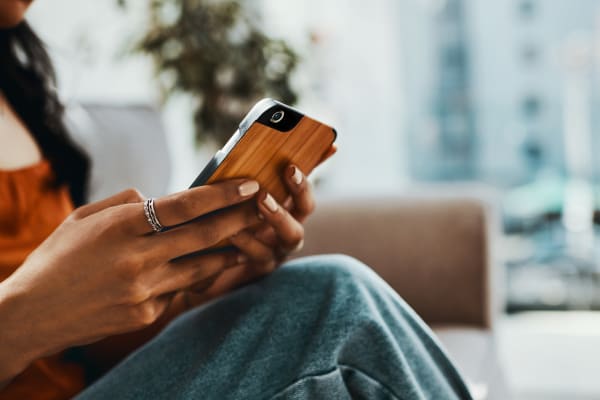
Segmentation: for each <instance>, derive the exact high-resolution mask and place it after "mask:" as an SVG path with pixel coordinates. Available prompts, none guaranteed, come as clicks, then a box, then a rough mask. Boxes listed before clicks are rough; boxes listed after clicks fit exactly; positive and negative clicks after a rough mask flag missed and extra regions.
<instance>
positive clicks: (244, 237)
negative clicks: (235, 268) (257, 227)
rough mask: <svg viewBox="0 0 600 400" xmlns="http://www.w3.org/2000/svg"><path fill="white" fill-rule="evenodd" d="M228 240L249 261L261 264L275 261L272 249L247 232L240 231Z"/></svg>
mask: <svg viewBox="0 0 600 400" xmlns="http://www.w3.org/2000/svg"><path fill="white" fill-rule="evenodd" d="M230 240H231V243H232V244H233V245H234V246H235V247H237V248H238V249H239V250H240V251H241V252H242V253H243V254H244V255H246V256H247V257H248V258H249V259H250V260H251V261H254V262H259V263H262V262H267V261H271V260H274V259H275V253H274V252H273V247H269V246H267V245H266V244H264V243H263V242H261V241H260V240H258V239H257V238H255V237H254V235H253V234H252V233H250V232H248V231H241V232H239V233H238V234H236V235H233V236H232V237H231V238H230Z"/></svg>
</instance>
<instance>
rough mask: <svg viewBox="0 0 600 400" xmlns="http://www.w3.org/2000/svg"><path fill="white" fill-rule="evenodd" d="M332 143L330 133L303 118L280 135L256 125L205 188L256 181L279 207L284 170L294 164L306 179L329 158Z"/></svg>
mask: <svg viewBox="0 0 600 400" xmlns="http://www.w3.org/2000/svg"><path fill="white" fill-rule="evenodd" d="M334 141H335V133H334V131H333V129H332V128H331V127H329V126H327V125H324V124H322V123H320V122H318V121H315V120H314V119H311V118H309V117H306V116H304V117H302V119H301V120H300V122H299V123H298V125H296V127H295V128H294V129H292V130H291V131H289V132H279V131H277V130H275V129H272V128H270V127H268V126H266V125H263V124H261V123H258V122H255V123H254V124H252V126H251V127H250V129H248V131H247V132H246V134H245V135H244V136H243V137H242V138H241V139H240V141H239V142H238V143H237V145H236V146H235V147H234V148H233V150H231V152H230V153H229V155H228V156H227V157H226V158H225V160H223V162H222V163H221V165H220V166H219V167H218V168H217V170H216V171H215V173H214V174H213V176H212V177H211V178H210V179H209V180H208V182H207V183H208V184H210V183H214V182H219V181H222V180H225V179H231V178H249V179H255V180H256V181H258V183H259V184H260V186H261V188H263V189H265V190H267V191H268V192H269V193H270V194H271V195H272V196H273V197H274V198H275V199H276V200H277V201H278V202H280V203H282V202H283V201H284V200H285V198H286V196H287V190H286V186H285V184H284V182H283V181H282V178H283V173H284V169H285V167H286V166H287V165H289V164H290V163H293V164H295V165H296V166H298V168H300V170H301V171H302V172H304V174H306V175H308V174H310V172H311V171H312V170H313V169H314V168H315V167H316V166H317V165H319V163H320V162H321V161H323V159H324V157H325V156H326V155H327V154H328V152H329V150H330V148H331V145H332V144H333V142H334Z"/></svg>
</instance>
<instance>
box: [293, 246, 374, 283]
mask: <svg viewBox="0 0 600 400" xmlns="http://www.w3.org/2000/svg"><path fill="white" fill-rule="evenodd" d="M286 270H287V271H288V272H290V273H293V274H294V275H296V276H295V279H301V280H303V281H304V280H307V281H309V282H312V283H315V282H320V283H327V284H331V283H337V284H344V285H343V286H348V285H350V286H352V285H355V286H356V285H360V286H366V287H369V288H374V287H375V288H381V286H382V285H384V286H385V285H386V284H385V283H384V281H383V280H382V279H381V278H380V277H379V276H378V275H377V274H376V273H375V272H374V271H373V270H372V269H371V268H370V267H368V266H367V265H365V264H364V263H363V262H361V261H359V260H357V259H356V258H353V257H350V256H347V255H344V254H326V255H318V256H310V257H305V258H300V259H297V260H293V261H290V262H288V263H287V264H286V265H284V266H283V267H282V272H284V273H285V271H286Z"/></svg>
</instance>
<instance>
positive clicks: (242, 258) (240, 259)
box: [237, 254, 248, 264]
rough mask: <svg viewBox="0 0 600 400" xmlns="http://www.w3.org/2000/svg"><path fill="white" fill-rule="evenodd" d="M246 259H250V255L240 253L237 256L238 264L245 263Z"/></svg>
mask: <svg viewBox="0 0 600 400" xmlns="http://www.w3.org/2000/svg"><path fill="white" fill-rule="evenodd" d="M246 261H248V257H247V256H245V255H244V254H239V255H238V256H237V263H238V264H243V263H245V262H246Z"/></svg>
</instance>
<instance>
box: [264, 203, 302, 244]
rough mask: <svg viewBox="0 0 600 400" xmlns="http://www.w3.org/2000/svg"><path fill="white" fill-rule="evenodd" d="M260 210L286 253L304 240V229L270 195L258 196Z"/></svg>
mask: <svg viewBox="0 0 600 400" xmlns="http://www.w3.org/2000/svg"><path fill="white" fill-rule="evenodd" d="M258 199H259V202H258V209H259V212H260V214H261V215H262V216H263V217H264V221H265V222H267V223H268V224H269V225H271V226H272V227H273V230H274V231H275V233H276V234H277V237H278V239H279V242H280V246H281V249H282V250H283V251H284V252H287V251H291V250H293V249H295V248H296V247H297V246H298V245H299V243H301V242H302V240H303V239H304V227H303V226H302V224H301V223H300V222H298V221H297V220H296V219H295V218H294V217H293V216H292V215H291V214H290V213H289V212H288V211H287V210H286V209H285V208H283V207H282V206H281V205H279V204H278V203H277V201H276V200H275V199H274V198H273V196H271V195H270V194H268V193H261V194H260V195H259V196H258Z"/></svg>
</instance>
